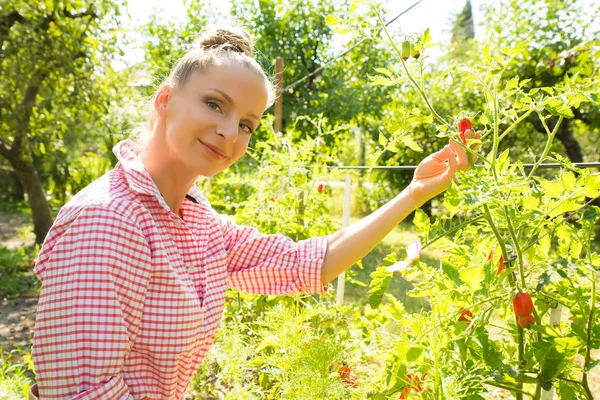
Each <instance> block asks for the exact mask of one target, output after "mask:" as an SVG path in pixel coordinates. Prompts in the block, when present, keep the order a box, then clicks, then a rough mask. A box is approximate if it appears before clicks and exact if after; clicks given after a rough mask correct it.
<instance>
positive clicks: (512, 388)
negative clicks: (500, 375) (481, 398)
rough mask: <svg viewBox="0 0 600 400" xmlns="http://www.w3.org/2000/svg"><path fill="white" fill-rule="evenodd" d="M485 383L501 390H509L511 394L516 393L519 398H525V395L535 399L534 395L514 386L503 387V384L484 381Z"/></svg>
mask: <svg viewBox="0 0 600 400" xmlns="http://www.w3.org/2000/svg"><path fill="white" fill-rule="evenodd" d="M483 383H484V384H486V385H490V386H495V387H498V388H500V389H504V390H508V391H510V392H514V393H515V394H516V395H517V397H519V395H520V397H521V398H523V395H525V396H529V397H531V398H533V394H531V393H529V392H526V391H524V390H522V389H519V388H516V387H513V386H507V385H502V384H501V383H498V382H495V381H484V382H483Z"/></svg>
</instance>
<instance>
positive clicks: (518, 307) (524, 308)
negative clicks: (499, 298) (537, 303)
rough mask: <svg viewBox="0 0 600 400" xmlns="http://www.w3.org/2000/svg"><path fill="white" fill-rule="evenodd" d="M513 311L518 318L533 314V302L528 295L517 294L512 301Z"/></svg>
mask: <svg viewBox="0 0 600 400" xmlns="http://www.w3.org/2000/svg"><path fill="white" fill-rule="evenodd" d="M513 309H514V310H515V314H517V315H518V316H519V317H526V316H528V315H530V314H533V301H532V300H531V296H530V295H529V293H517V295H516V296H515V299H514V300H513Z"/></svg>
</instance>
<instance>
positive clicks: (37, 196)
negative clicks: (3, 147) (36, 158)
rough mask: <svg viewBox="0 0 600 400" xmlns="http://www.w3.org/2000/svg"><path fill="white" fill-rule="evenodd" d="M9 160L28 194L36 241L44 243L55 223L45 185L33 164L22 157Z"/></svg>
mask: <svg viewBox="0 0 600 400" xmlns="http://www.w3.org/2000/svg"><path fill="white" fill-rule="evenodd" d="M9 161H10V163H11V165H12V167H13V168H14V170H15V175H17V177H18V178H19V181H20V182H21V185H23V189H24V190H25V193H26V194H27V202H28V203H29V207H31V216H32V219H33V232H34V233H35V242H36V243H37V244H42V243H43V242H44V239H45V238H46V234H47V233H48V231H49V230H50V227H51V226H52V223H53V220H52V216H51V215H50V205H49V204H48V200H47V199H46V193H45V191H44V186H43V185H42V181H41V179H40V176H39V175H38V173H37V171H36V170H35V168H33V165H31V164H29V163H27V162H25V161H23V160H21V159H16V160H9Z"/></svg>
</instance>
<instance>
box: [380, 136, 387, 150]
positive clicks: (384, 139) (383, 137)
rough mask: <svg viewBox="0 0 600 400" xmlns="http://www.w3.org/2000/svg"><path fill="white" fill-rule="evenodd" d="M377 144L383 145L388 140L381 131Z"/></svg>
mask: <svg viewBox="0 0 600 400" xmlns="http://www.w3.org/2000/svg"><path fill="white" fill-rule="evenodd" d="M379 144H380V145H381V146H383V147H385V146H386V145H387V144H388V140H387V138H386V137H385V135H384V134H383V133H379Z"/></svg>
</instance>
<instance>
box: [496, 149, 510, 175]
mask: <svg viewBox="0 0 600 400" xmlns="http://www.w3.org/2000/svg"><path fill="white" fill-rule="evenodd" d="M508 156H509V153H508V149H506V150H504V151H503V152H502V154H500V156H499V157H498V160H496V168H497V169H498V174H500V175H504V173H505V172H506V171H507V170H508V167H509V166H510V160H509V159H508Z"/></svg>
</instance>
